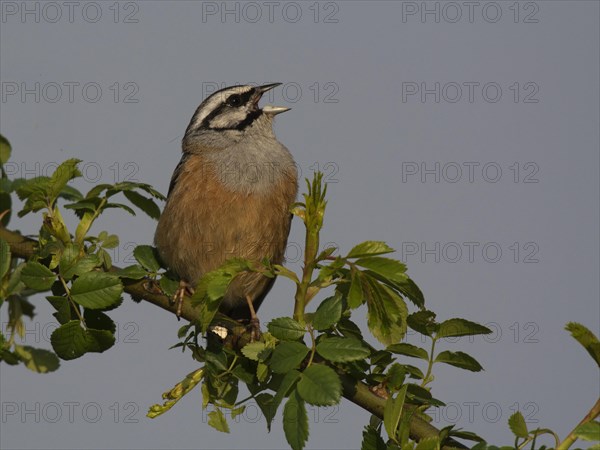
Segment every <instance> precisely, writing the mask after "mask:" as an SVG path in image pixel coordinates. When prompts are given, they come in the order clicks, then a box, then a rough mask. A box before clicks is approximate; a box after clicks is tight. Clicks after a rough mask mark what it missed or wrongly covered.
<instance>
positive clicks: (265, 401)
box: [254, 374, 300, 431]
mask: <svg viewBox="0 0 600 450" xmlns="http://www.w3.org/2000/svg"><path fill="white" fill-rule="evenodd" d="M298 375H300V374H298ZM254 400H256V404H257V405H258V407H259V408H260V410H261V412H262V413H263V416H265V420H266V421H267V429H268V431H271V423H272V422H273V418H274V417H275V412H276V410H277V407H274V406H273V400H274V397H273V396H272V395H270V394H267V393H265V392H263V393H260V394H258V395H256V396H255V397H254ZM278 406H279V404H278Z"/></svg>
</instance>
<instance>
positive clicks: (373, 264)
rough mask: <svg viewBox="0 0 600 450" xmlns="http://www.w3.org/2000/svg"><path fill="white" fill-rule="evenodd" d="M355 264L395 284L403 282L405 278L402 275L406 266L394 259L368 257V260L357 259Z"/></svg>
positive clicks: (404, 275)
mask: <svg viewBox="0 0 600 450" xmlns="http://www.w3.org/2000/svg"><path fill="white" fill-rule="evenodd" d="M355 264H356V265H358V266H361V267H364V268H366V269H369V270H370V271H372V272H375V273H377V274H379V275H381V276H383V277H385V278H387V279H389V280H391V281H394V282H396V283H398V282H403V281H404V280H406V278H407V276H406V274H405V273H404V272H406V265H405V264H403V263H401V262H400V261H397V260H395V259H391V258H383V257H381V256H370V257H368V258H360V259H357V260H356V261H355Z"/></svg>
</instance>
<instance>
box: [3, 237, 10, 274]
mask: <svg viewBox="0 0 600 450" xmlns="http://www.w3.org/2000/svg"><path fill="white" fill-rule="evenodd" d="M10 260H11V254H10V246H9V245H8V242H6V241H5V240H4V239H1V238H0V280H2V278H4V275H6V274H7V273H8V270H9V269H10Z"/></svg>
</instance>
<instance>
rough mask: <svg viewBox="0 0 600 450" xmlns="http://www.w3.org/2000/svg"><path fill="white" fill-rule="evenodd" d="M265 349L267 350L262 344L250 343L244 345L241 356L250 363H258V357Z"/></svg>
mask: <svg viewBox="0 0 600 450" xmlns="http://www.w3.org/2000/svg"><path fill="white" fill-rule="evenodd" d="M265 348H267V345H266V344H265V343H264V342H260V341H256V342H250V343H249V344H246V345H244V347H243V348H242V354H243V355H244V356H245V357H246V358H248V359H251V360H252V361H259V358H258V355H259V354H260V352H262V351H263V350H264V349H265Z"/></svg>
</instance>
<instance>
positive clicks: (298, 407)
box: [283, 391, 308, 450]
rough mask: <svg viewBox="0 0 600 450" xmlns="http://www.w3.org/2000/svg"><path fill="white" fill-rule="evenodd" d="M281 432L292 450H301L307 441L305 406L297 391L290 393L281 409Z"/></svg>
mask: <svg viewBox="0 0 600 450" xmlns="http://www.w3.org/2000/svg"><path fill="white" fill-rule="evenodd" d="M283 431H284V433H285V438H286V440H287V441H288V444H290V447H292V449H293V450H302V449H303V448H304V444H306V441H307V440H308V416H307V414H306V406H305V405H304V401H303V400H302V399H301V398H300V396H299V395H298V392H297V391H294V392H292V394H291V395H290V398H289V399H288V401H287V402H286V403H285V407H284V408H283Z"/></svg>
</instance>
